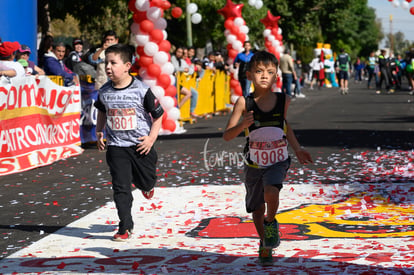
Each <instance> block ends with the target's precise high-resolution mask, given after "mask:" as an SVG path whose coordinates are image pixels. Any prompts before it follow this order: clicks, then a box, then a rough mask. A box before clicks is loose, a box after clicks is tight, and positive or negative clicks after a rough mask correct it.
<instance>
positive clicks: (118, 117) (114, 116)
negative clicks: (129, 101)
mask: <svg viewBox="0 0 414 275" xmlns="http://www.w3.org/2000/svg"><path fill="white" fill-rule="evenodd" d="M107 123H108V126H109V128H111V129H112V130H113V131H125V130H133V129H136V128H137V116H136V111H135V109H134V108H119V109H109V110H108V113H107Z"/></svg>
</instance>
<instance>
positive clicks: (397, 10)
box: [368, 0, 414, 42]
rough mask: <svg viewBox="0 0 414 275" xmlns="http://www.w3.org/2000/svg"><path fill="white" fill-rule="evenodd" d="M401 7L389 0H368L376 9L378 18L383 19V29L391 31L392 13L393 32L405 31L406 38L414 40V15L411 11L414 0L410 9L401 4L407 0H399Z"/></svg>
mask: <svg viewBox="0 0 414 275" xmlns="http://www.w3.org/2000/svg"><path fill="white" fill-rule="evenodd" d="M398 1H399V3H400V6H399V7H394V6H393V4H392V2H389V1H388V0H368V6H370V7H372V8H374V9H375V13H376V15H377V18H378V19H381V21H382V29H383V32H384V33H385V34H387V33H389V32H390V15H392V32H393V33H396V32H398V31H400V32H402V33H404V37H405V39H406V40H409V41H412V42H414V27H413V26H414V15H412V14H411V13H410V8H411V7H414V1H412V2H411V3H410V7H409V8H408V9H403V8H402V6H401V3H402V2H405V0H398Z"/></svg>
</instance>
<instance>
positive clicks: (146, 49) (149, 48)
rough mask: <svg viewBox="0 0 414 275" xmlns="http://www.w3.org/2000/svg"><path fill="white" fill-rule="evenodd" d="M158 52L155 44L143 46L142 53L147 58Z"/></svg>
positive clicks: (149, 43)
mask: <svg viewBox="0 0 414 275" xmlns="http://www.w3.org/2000/svg"><path fill="white" fill-rule="evenodd" d="M158 50H159V47H158V45H157V43H154V42H148V43H147V44H145V46H144V53H145V54H146V55H148V56H154V55H155V54H156V53H157V52H158Z"/></svg>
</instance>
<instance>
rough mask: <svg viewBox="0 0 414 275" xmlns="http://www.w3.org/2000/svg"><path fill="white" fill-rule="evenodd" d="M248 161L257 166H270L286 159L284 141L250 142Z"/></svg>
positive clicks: (286, 151) (286, 150) (286, 153)
mask: <svg viewBox="0 0 414 275" xmlns="http://www.w3.org/2000/svg"><path fill="white" fill-rule="evenodd" d="M249 147H250V148H249V151H250V159H251V160H252V161H253V162H255V163H256V164H257V165H259V166H265V167H266V166H270V165H273V164H275V163H277V162H281V161H284V160H286V159H287V158H288V149H287V143H286V141H285V140H279V141H275V142H250V145H249Z"/></svg>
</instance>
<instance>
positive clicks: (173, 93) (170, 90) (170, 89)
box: [165, 85, 177, 98]
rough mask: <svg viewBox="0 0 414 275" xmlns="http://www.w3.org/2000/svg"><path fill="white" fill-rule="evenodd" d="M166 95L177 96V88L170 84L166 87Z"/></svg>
mask: <svg viewBox="0 0 414 275" xmlns="http://www.w3.org/2000/svg"><path fill="white" fill-rule="evenodd" d="M165 95H166V96H170V97H172V98H175V96H176V95H177V88H176V87H175V86H173V85H170V86H168V88H167V89H165Z"/></svg>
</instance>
